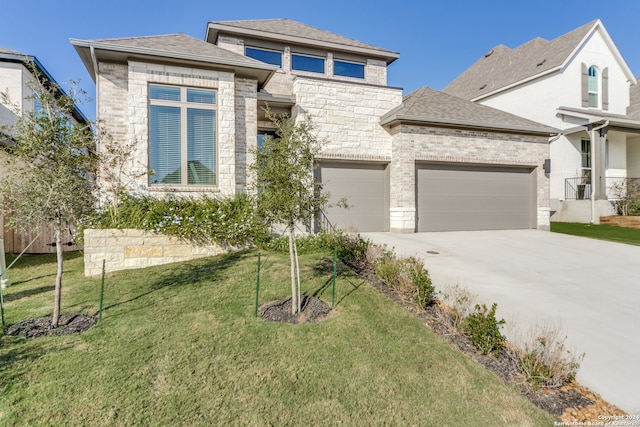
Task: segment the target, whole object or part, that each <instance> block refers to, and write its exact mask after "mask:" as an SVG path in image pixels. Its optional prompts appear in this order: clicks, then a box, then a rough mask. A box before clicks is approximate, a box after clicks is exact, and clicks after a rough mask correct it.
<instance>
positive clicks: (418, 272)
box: [404, 257, 435, 309]
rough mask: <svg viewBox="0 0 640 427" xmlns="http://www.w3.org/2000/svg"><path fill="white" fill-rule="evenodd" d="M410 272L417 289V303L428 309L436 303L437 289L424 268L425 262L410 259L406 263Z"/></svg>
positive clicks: (406, 267) (405, 265) (405, 266)
mask: <svg viewBox="0 0 640 427" xmlns="http://www.w3.org/2000/svg"><path fill="white" fill-rule="evenodd" d="M404 268H405V269H406V270H408V273H409V277H410V278H411V283H412V284H413V286H415V288H416V297H415V299H416V302H417V303H418V306H419V307H420V308H422V309H425V308H427V307H428V306H430V305H431V304H433V303H434V301H435V296H434V295H435V288H434V286H433V283H431V277H430V276H429V272H428V271H427V269H425V268H424V262H423V261H422V260H419V259H417V258H413V257H412V258H408V259H407V260H406V261H405V263H404Z"/></svg>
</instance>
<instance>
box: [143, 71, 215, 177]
mask: <svg viewBox="0 0 640 427" xmlns="http://www.w3.org/2000/svg"><path fill="white" fill-rule="evenodd" d="M152 87H166V88H174V89H179V93H180V98H179V100H163V99H155V98H152V96H151V90H152ZM190 90H194V91H205V92H211V93H212V94H213V103H204V102H197V101H189V100H188V99H189V91H190ZM147 96H148V103H147V104H148V105H147V114H148V149H147V161H148V163H147V169H148V170H149V171H151V170H153V168H152V159H151V151H152V141H151V109H152V107H153V106H165V107H177V108H179V111H180V183H162V182H152V179H153V178H154V177H155V176H156V175H152V174H149V176H148V180H147V181H148V185H149V187H150V188H156V189H161V188H174V187H179V188H194V189H204V188H211V187H217V186H218V184H219V176H218V175H219V174H218V169H219V162H218V160H219V159H218V158H219V154H218V151H219V149H218V148H219V143H218V141H219V135H218V130H219V126H218V116H219V114H218V109H219V108H218V102H219V101H218V90H217V88H208V87H195V86H181V85H172V84H166V83H155V82H149V83H148V85H147ZM190 109H192V110H205V111H213V115H214V117H213V119H214V120H213V133H212V135H213V144H214V148H213V150H214V158H213V162H214V164H213V171H212V172H213V175H214V182H213V183H205V184H197V183H189V120H188V117H189V110H190ZM170 173H171V172H169V173H168V174H170ZM168 174H167V175H168ZM167 175H165V177H166V176H167Z"/></svg>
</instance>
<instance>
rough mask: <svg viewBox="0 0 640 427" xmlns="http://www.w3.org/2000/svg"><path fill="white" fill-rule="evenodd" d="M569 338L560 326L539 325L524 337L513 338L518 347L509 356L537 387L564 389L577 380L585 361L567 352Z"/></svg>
mask: <svg viewBox="0 0 640 427" xmlns="http://www.w3.org/2000/svg"><path fill="white" fill-rule="evenodd" d="M566 338H567V337H566V336H562V334H561V330H560V328H559V327H557V326H554V325H552V324H547V323H542V324H536V325H534V326H532V327H531V329H530V330H529V332H528V333H527V334H526V335H525V336H524V338H520V337H516V338H515V339H514V341H516V344H517V347H510V348H509V350H508V353H509V355H510V356H511V357H512V358H514V359H515V360H516V362H517V364H518V367H519V368H520V371H521V372H522V374H523V375H524V378H525V380H526V381H527V382H528V383H530V384H531V385H533V386H534V387H540V386H544V387H561V386H563V385H565V384H567V383H568V382H570V381H572V380H573V379H575V376H576V373H577V372H578V369H579V368H580V363H581V362H582V359H583V358H584V354H581V355H576V354H575V353H574V352H573V351H570V350H569V349H567V347H566V346H565V341H566Z"/></svg>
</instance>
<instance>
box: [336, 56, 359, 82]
mask: <svg viewBox="0 0 640 427" xmlns="http://www.w3.org/2000/svg"><path fill="white" fill-rule="evenodd" d="M337 62H340V63H343V64H348V65H357V66H359V67H362V77H360V76H351V75H347V74H336V63H337ZM366 70H367V67H366V66H365V64H363V63H362V62H356V61H346V60H344V59H336V58H334V59H333V75H334V76H337V77H348V78H352V79H359V80H364V79H365V77H366Z"/></svg>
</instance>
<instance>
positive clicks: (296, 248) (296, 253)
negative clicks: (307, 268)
mask: <svg viewBox="0 0 640 427" xmlns="http://www.w3.org/2000/svg"><path fill="white" fill-rule="evenodd" d="M293 255H294V257H295V259H296V280H297V281H298V312H300V311H301V310H302V302H301V298H302V297H301V296H300V262H299V260H298V245H297V244H296V238H295V236H294V238H293Z"/></svg>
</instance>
